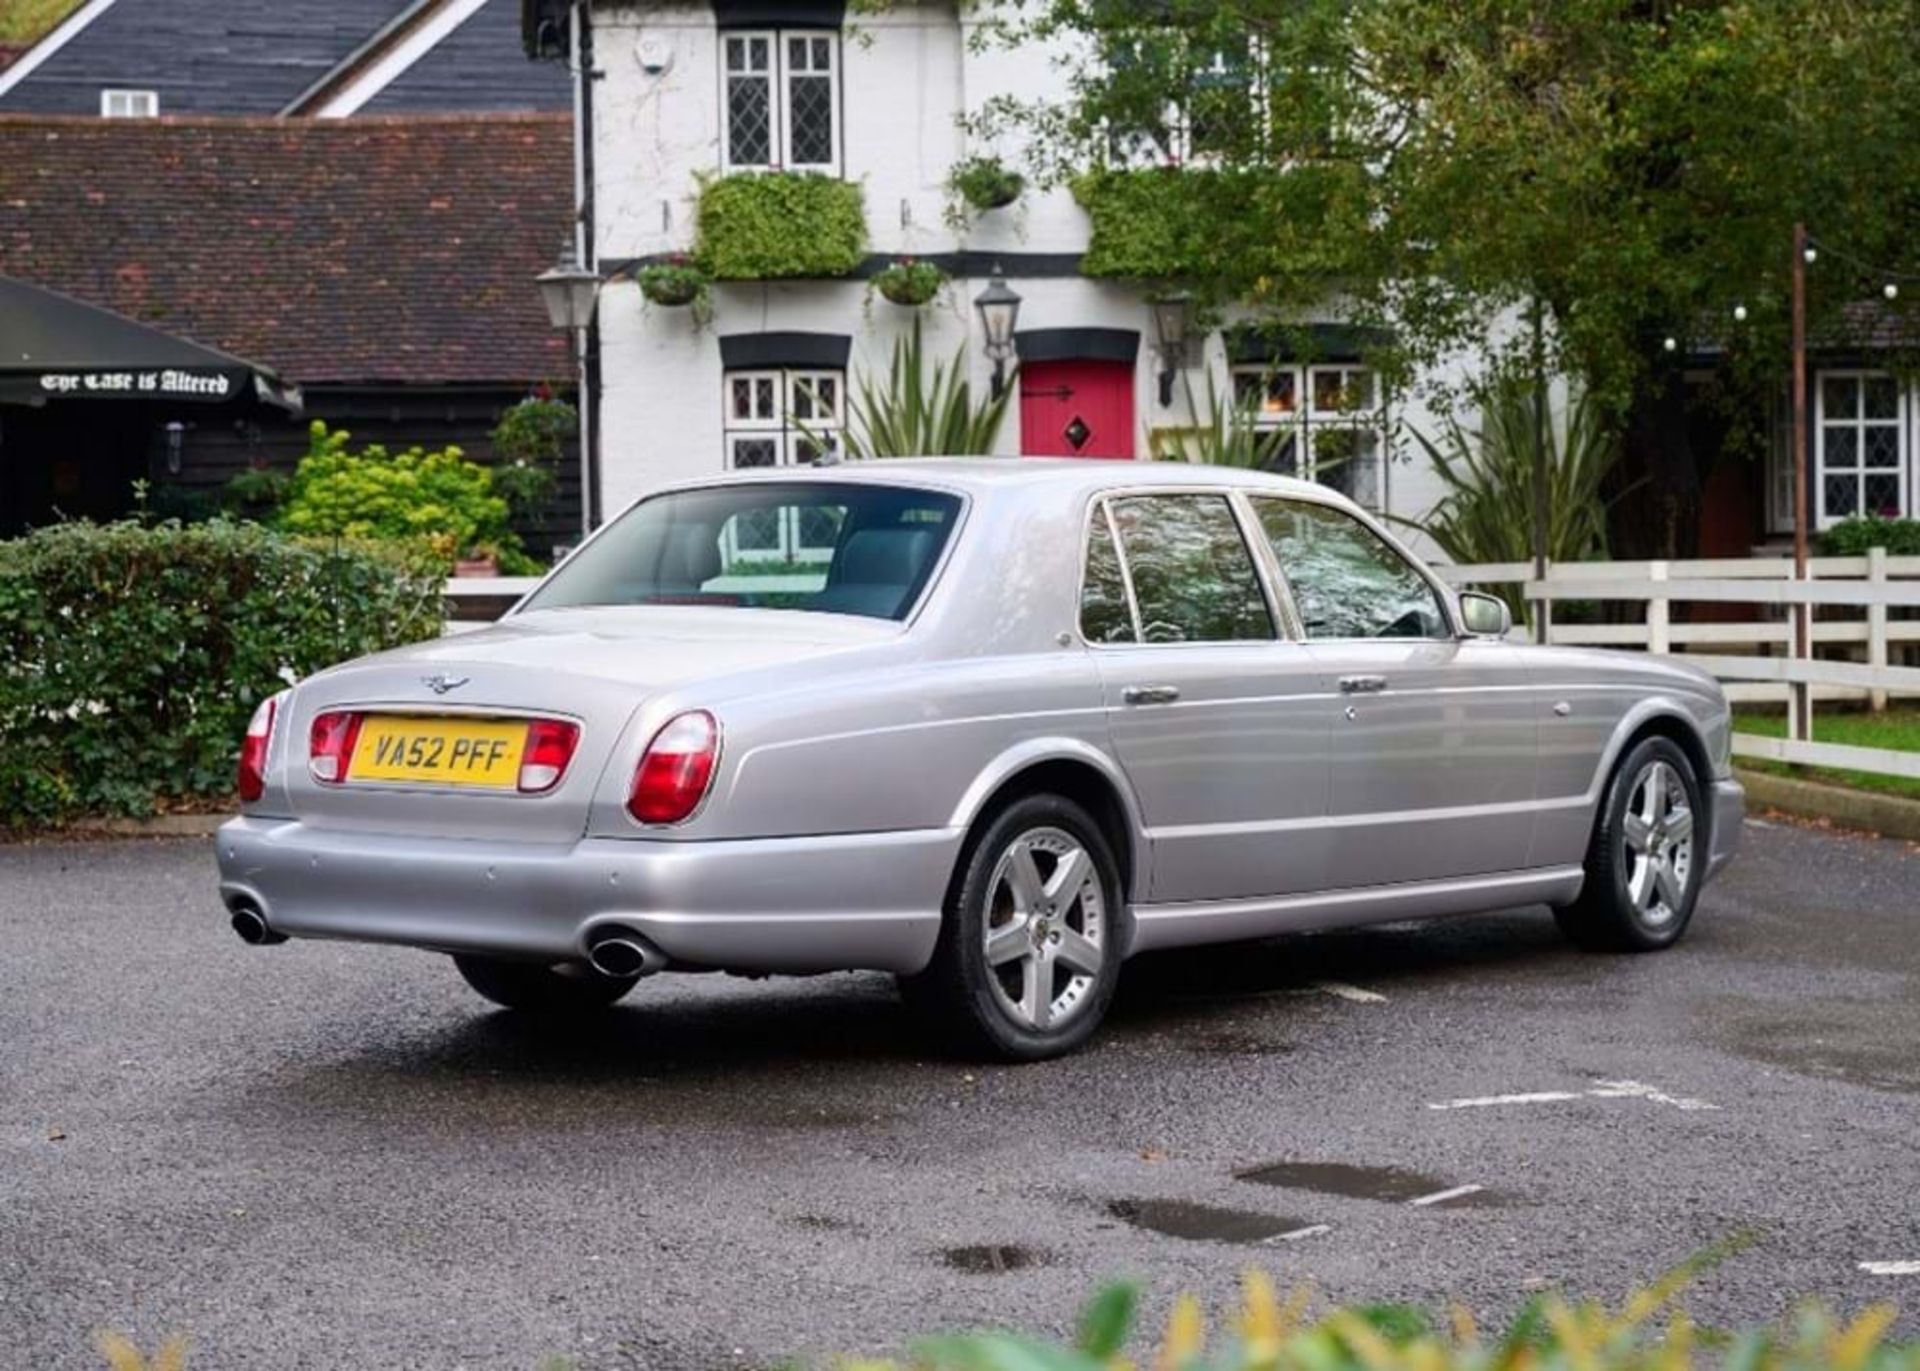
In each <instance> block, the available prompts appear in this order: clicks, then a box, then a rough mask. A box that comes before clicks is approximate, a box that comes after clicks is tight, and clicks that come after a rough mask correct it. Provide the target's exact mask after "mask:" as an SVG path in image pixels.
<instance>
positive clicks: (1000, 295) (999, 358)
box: [973, 263, 1020, 400]
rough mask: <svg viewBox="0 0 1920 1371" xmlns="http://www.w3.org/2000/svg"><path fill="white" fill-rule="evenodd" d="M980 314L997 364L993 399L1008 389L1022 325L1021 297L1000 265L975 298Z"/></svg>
mask: <svg viewBox="0 0 1920 1371" xmlns="http://www.w3.org/2000/svg"><path fill="white" fill-rule="evenodd" d="M973 307H974V308H975V309H977V310H979V311H980V327H981V328H982V329H983V330H985V332H986V335H987V356H988V357H989V358H990V359H992V361H993V398H994V399H996V400H997V399H999V398H1000V396H1001V394H1002V393H1003V392H1004V391H1005V390H1006V388H1007V363H1008V362H1010V361H1012V360H1013V354H1014V345H1013V329H1014V325H1015V324H1017V323H1019V322H1020V297H1019V295H1017V294H1016V293H1015V292H1014V291H1013V290H1012V289H1010V288H1009V287H1008V285H1007V278H1006V276H1005V275H1004V274H1003V273H1002V272H1001V270H1000V266H999V264H998V263H995V264H994V268H993V276H992V277H991V279H989V280H988V282H987V288H986V289H985V290H983V291H981V292H980V293H979V294H978V295H976V296H974V297H973Z"/></svg>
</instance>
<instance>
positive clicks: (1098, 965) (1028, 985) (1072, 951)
mask: <svg viewBox="0 0 1920 1371" xmlns="http://www.w3.org/2000/svg"><path fill="white" fill-rule="evenodd" d="M1107 928H1108V919H1107V908H1106V896H1105V894H1104V892H1103V890H1102V888H1101V881H1100V871H1099V867H1098V865H1097V864H1096V862H1095V861H1094V859H1093V856H1092V855H1091V854H1090V853H1089V852H1088V851H1087V850H1086V848H1085V847H1083V846H1082V845H1081V843H1080V842H1079V840H1078V839H1076V838H1075V837H1074V836H1073V835H1072V834H1070V833H1067V832H1066V831H1064V830H1062V829H1058V828H1033V829H1028V830H1027V831H1026V832H1024V833H1021V834H1020V835H1019V836H1018V837H1016V838H1015V839H1014V840H1013V841H1012V842H1011V843H1009V844H1008V845H1007V848H1006V850H1005V851H1004V852H1003V853H1001V855H1000V860H999V861H998V862H997V863H996V864H995V865H994V869H993V876H992V878H991V880H990V881H989V882H988V886H987V917H986V920H985V952H986V962H987V973H988V980H989V982H990V983H991V984H992V986H993V991H994V997H995V998H996V999H997V1000H998V1001H999V1003H1000V1006H1001V1008H1002V1009H1004V1010H1005V1011H1006V1012H1007V1013H1008V1014H1009V1015H1011V1016H1012V1017H1013V1019H1014V1020H1015V1021H1016V1022H1017V1023H1020V1024H1022V1025H1023V1026H1025V1027H1027V1028H1033V1029H1041V1030H1054V1029H1057V1028H1059V1027H1060V1025H1062V1024H1063V1023H1066V1022H1067V1021H1068V1020H1070V1019H1072V1018H1073V1017H1074V1016H1075V1015H1076V1014H1078V1013H1079V1012H1080V1011H1081V1009H1082V1008H1083V1007H1084V1006H1085V1005H1086V1004H1087V1002H1088V999H1089V996H1090V993H1091V992H1092V990H1093V988H1094V986H1095V985H1096V984H1097V983H1098V982H1099V979H1100V976H1101V974H1102V971H1103V970H1104V968H1105V966H1106V957H1107Z"/></svg>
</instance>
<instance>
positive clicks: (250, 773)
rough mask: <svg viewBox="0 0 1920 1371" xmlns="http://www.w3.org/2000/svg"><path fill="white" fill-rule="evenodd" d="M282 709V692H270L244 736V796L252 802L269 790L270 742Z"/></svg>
mask: <svg viewBox="0 0 1920 1371" xmlns="http://www.w3.org/2000/svg"><path fill="white" fill-rule="evenodd" d="M279 712H280V696H278V695H269V696H268V697H267V698H266V699H264V700H262V701H261V702H260V705H259V708H257V709H255V710H254V711H253V718H252V719H250V720H248V721H247V736H246V737H244V738H242V739H241V740H240V798H241V799H242V800H245V801H247V802H248V803H252V802H253V801H254V800H257V799H259V798H260V797H261V796H262V795H264V794H266V793H267V745H268V744H269V743H271V742H272V741H273V716H274V715H275V714H278V713H279Z"/></svg>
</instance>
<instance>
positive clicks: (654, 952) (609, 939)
mask: <svg viewBox="0 0 1920 1371" xmlns="http://www.w3.org/2000/svg"><path fill="white" fill-rule="evenodd" d="M587 963H588V965H590V966H591V967H592V968H593V969H594V970H595V971H598V972H599V973H600V974H601V975H602V976H611V977H613V978H614V979H615V980H620V981H626V980H632V979H633V978H634V977H636V976H651V975H652V974H653V973H654V972H656V971H664V970H666V966H667V958H666V955H665V954H664V953H662V952H661V951H660V949H659V948H657V947H655V946H654V945H653V944H652V943H650V942H648V941H647V940H646V939H645V938H642V937H641V936H640V935H639V934H638V933H635V932H634V931H633V930H631V929H627V928H603V929H599V930H596V931H595V933H594V934H593V937H592V941H590V942H589V943H588V944H587Z"/></svg>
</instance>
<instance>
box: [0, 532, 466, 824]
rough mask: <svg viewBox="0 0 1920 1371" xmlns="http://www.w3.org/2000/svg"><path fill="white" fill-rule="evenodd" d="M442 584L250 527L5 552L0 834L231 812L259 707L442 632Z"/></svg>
mask: <svg viewBox="0 0 1920 1371" xmlns="http://www.w3.org/2000/svg"><path fill="white" fill-rule="evenodd" d="M439 591H440V581H439V575H438V569H437V568H433V567H429V566H425V565H422V564H419V563H417V562H409V561H407V560H405V559H404V558H403V557H402V556H401V555H400V554H399V553H397V552H396V551H394V550H393V549H390V548H380V547H374V546H369V545H364V544H353V543H342V544H339V545H333V544H325V543H318V542H310V541H306V540H301V539H295V538H288V537H283V536H280V535H277V534H274V533H270V532H268V531H267V530H265V529H263V528H260V527H259V526H257V525H252V524H231V523H222V522H214V523H206V524H194V525H189V526H186V527H182V526H180V525H178V524H159V525H154V526H146V525H142V524H140V523H137V522H131V521H130V522H126V523H118V524H108V525H105V526H101V525H95V524H83V523H74V524H56V525H54V526H52V527H49V528H43V529H39V530H37V531H35V532H33V533H31V534H29V535H27V536H26V537H24V538H19V539H14V540H12V541H8V542H0V829H6V828H15V829H18V828H26V827H32V826H38V825H43V824H51V823H58V822H61V821H63V820H68V819H72V818H76V817H79V816H82V815H100V814H123V815H143V814H149V813H152V812H153V811H154V810H155V809H156V808H161V807H165V806H166V805H167V804H168V803H169V802H178V801H181V800H188V799H196V798H205V797H213V796H219V795H224V794H225V793H227V791H228V790H229V789H230V788H231V787H232V785H233V768H234V761H235V758H236V755H237V753H238V749H239V744H240V735H241V733H242V732H243V731H244V730H245V728H246V724H247V719H248V717H249V716H250V715H251V714H252V713H253V709H254V706H255V705H257V704H258V703H259V702H260V700H261V699H262V698H263V697H265V696H267V695H270V694H272V693H273V692H274V691H276V690H278V689H280V688H281V687H282V686H284V685H287V684H290V683H291V682H293V681H295V680H298V679H300V678H301V677H304V676H306V675H308V674H310V673H312V672H314V671H318V670H320V669H321V668H322V667H326V666H329V665H331V664H333V663H334V662H338V661H341V660H344V659H346V658H349V657H355V656H358V655H360V654H362V653H366V652H374V651H378V650H379V649H381V648H387V647H393V646H397V645H399V644H401V643H407V642H413V641H415V640H417V639H421V638H427V637H431V636H432V635H433V634H435V633H437V632H439V630H440V622H441V610H442V607H441V603H440V594H439Z"/></svg>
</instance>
